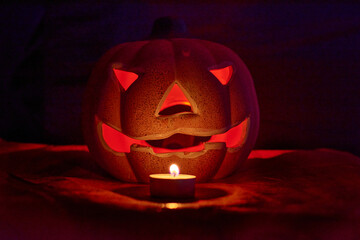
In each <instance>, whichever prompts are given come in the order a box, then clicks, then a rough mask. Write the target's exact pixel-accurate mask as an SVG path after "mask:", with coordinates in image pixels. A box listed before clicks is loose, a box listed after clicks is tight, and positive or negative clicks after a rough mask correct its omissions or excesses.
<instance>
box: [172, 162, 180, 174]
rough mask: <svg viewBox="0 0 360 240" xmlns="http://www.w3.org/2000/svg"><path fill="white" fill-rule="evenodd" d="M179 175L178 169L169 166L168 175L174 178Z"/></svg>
mask: <svg viewBox="0 0 360 240" xmlns="http://www.w3.org/2000/svg"><path fill="white" fill-rule="evenodd" d="M179 173H180V170H179V167H178V166H177V165H176V164H172V165H171V166H170V174H171V176H173V177H176V176H178V175H179Z"/></svg>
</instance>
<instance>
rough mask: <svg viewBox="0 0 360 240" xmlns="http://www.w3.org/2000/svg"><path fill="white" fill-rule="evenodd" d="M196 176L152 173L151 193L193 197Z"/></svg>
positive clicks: (173, 196) (155, 195)
mask: <svg viewBox="0 0 360 240" xmlns="http://www.w3.org/2000/svg"><path fill="white" fill-rule="evenodd" d="M195 180H196V176H194V175H188V174H179V175H177V176H174V174H151V175H150V194H151V196H152V197H162V198H193V197H194V195H195Z"/></svg>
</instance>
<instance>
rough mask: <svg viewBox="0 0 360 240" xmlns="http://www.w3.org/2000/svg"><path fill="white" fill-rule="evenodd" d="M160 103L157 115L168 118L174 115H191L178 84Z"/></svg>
mask: <svg viewBox="0 0 360 240" xmlns="http://www.w3.org/2000/svg"><path fill="white" fill-rule="evenodd" d="M168 92H169V93H168V94H167V95H166V98H165V100H164V102H163V103H162V105H161V107H160V110H159V115H160V116H168V115H173V114H176V113H193V108H192V106H191V103H190V101H189V100H188V98H187V97H186V96H185V94H184V92H183V91H182V90H181V88H180V87H179V85H178V84H176V83H175V84H174V85H173V86H172V88H171V90H170V91H168Z"/></svg>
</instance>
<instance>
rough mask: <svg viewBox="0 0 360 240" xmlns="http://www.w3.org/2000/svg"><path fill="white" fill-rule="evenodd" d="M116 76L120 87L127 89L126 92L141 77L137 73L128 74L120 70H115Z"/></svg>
mask: <svg viewBox="0 0 360 240" xmlns="http://www.w3.org/2000/svg"><path fill="white" fill-rule="evenodd" d="M113 70H114V73H115V76H116V78H117V80H118V81H119V83H120V85H121V86H122V87H123V88H124V89H125V91H126V90H127V89H128V88H129V87H130V85H131V84H133V83H134V82H135V80H136V79H137V78H138V77H139V76H138V75H137V74H136V73H133V72H127V71H124V70H120V69H115V68H113Z"/></svg>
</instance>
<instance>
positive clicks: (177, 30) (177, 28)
mask: <svg viewBox="0 0 360 240" xmlns="http://www.w3.org/2000/svg"><path fill="white" fill-rule="evenodd" d="M187 35H188V34H187V28H186V24H185V22H184V20H183V19H181V18H177V17H171V16H168V17H161V18H158V19H156V20H155V22H154V24H153V27H152V30H151V34H150V37H149V38H150V39H159V38H183V37H186V36H187Z"/></svg>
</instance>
